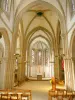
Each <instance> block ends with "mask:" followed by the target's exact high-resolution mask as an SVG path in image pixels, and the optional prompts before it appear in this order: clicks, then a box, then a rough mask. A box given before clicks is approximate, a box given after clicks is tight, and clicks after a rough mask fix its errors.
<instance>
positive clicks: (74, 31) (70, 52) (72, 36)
mask: <svg viewBox="0 0 75 100" xmlns="http://www.w3.org/2000/svg"><path fill="white" fill-rule="evenodd" d="M74 37H75V29H74V30H73V32H72V35H71V39H70V45H69V49H68V54H69V57H72V49H73V48H72V45H73V40H74Z"/></svg>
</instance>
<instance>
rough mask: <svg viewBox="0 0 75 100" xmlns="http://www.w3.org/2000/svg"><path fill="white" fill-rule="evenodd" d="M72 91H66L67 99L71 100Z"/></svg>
mask: <svg viewBox="0 0 75 100" xmlns="http://www.w3.org/2000/svg"><path fill="white" fill-rule="evenodd" d="M72 97H73V92H72V91H67V99H68V100H73V98H72Z"/></svg>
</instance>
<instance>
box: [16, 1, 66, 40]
mask: <svg viewBox="0 0 75 100" xmlns="http://www.w3.org/2000/svg"><path fill="white" fill-rule="evenodd" d="M37 2H38V1H36V0H35V1H34V2H31V3H30V4H28V5H26V7H24V8H23V9H22V10H21V11H20V12H19V14H18V15H15V24H14V37H15V38H16V35H17V34H16V32H17V29H18V23H19V21H20V20H21V18H22V15H23V13H25V12H26V11H27V9H28V8H29V7H31V6H32V5H34V4H36V3H37ZM40 2H42V3H44V4H46V5H48V6H49V7H50V6H51V8H52V9H53V10H54V11H56V12H57V13H58V15H59V16H60V17H61V23H62V22H63V23H64V24H65V20H64V17H63V15H62V14H61V13H60V11H59V10H58V9H57V8H56V7H54V6H53V5H51V4H50V3H49V2H46V1H40ZM63 26H64V25H63ZM15 27H16V29H15ZM64 27H65V26H64ZM14 42H15V41H14Z"/></svg>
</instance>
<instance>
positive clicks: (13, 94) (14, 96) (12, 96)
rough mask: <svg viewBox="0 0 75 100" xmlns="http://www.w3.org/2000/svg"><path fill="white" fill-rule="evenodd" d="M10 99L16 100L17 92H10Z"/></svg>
mask: <svg viewBox="0 0 75 100" xmlns="http://www.w3.org/2000/svg"><path fill="white" fill-rule="evenodd" d="M10 100H18V94H17V93H12V94H10Z"/></svg>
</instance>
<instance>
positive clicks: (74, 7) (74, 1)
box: [72, 0, 75, 11]
mask: <svg viewBox="0 0 75 100" xmlns="http://www.w3.org/2000/svg"><path fill="white" fill-rule="evenodd" d="M72 9H73V11H75V0H72Z"/></svg>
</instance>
